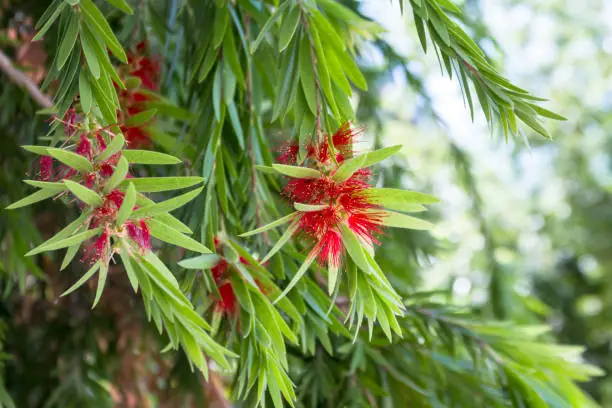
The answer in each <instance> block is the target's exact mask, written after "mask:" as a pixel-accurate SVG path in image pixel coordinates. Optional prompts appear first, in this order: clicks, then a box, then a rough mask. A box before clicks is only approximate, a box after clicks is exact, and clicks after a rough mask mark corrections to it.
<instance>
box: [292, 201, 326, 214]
mask: <svg viewBox="0 0 612 408" xmlns="http://www.w3.org/2000/svg"><path fill="white" fill-rule="evenodd" d="M293 206H294V207H295V209H296V210H298V211H301V212H314V211H321V210H324V209H326V208H328V207H329V204H302V203H294V204H293Z"/></svg>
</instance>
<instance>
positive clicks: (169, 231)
mask: <svg viewBox="0 0 612 408" xmlns="http://www.w3.org/2000/svg"><path fill="white" fill-rule="evenodd" d="M147 225H148V226H149V232H150V233H151V235H152V236H154V237H155V238H157V239H159V240H161V241H164V242H168V243H170V244H173V245H177V246H180V247H182V248H186V249H189V250H190V251H194V252H201V253H204V254H206V253H210V249H208V248H206V247H205V246H204V245H202V244H200V243H199V242H198V241H196V240H195V239H193V238H190V237H188V236H186V235H183V234H181V233H180V232H178V231H177V230H175V229H173V228H170V227H169V226H167V225H166V224H164V223H161V222H159V221H157V220H156V219H150V220H148V221H147Z"/></svg>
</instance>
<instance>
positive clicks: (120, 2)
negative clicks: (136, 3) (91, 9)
mask: <svg viewBox="0 0 612 408" xmlns="http://www.w3.org/2000/svg"><path fill="white" fill-rule="evenodd" d="M106 2H107V3H109V4H112V5H113V6H115V7H117V8H118V9H119V10H121V11H123V12H124V13H126V14H134V10H132V7H130V5H129V4H127V2H126V1H125V0H106Z"/></svg>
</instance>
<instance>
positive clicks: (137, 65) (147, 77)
mask: <svg viewBox="0 0 612 408" xmlns="http://www.w3.org/2000/svg"><path fill="white" fill-rule="evenodd" d="M147 46H148V44H147V42H146V41H141V42H140V43H138V45H136V53H129V54H128V63H129V64H130V68H131V69H130V75H132V76H135V77H138V78H140V81H141V83H142V86H144V87H145V88H147V89H150V90H152V91H155V90H157V89H158V88H159V79H160V74H161V63H160V60H159V58H157V57H149V56H144V55H139V54H143V53H145V52H146V49H147Z"/></svg>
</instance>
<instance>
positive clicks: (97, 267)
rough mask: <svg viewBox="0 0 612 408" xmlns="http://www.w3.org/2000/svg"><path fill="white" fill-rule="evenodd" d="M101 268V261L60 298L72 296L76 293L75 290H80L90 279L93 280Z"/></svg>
mask: <svg viewBox="0 0 612 408" xmlns="http://www.w3.org/2000/svg"><path fill="white" fill-rule="evenodd" d="M99 268H100V261H98V262H96V263H95V264H93V266H92V267H91V268H89V270H88V271H87V272H85V273H84V274H83V276H81V278H80V279H79V280H78V281H76V283H75V284H74V285H72V286H71V287H69V288H68V289H66V290H65V291H64V293H62V294H61V295H60V297H64V296H66V295H69V294H71V293H72V292H74V291H75V290H77V289H78V288H80V287H81V286H83V284H84V283H85V282H87V281H88V280H89V278H91V277H92V276H93V275H94V273H96V272H97V270H98V269H99Z"/></svg>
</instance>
